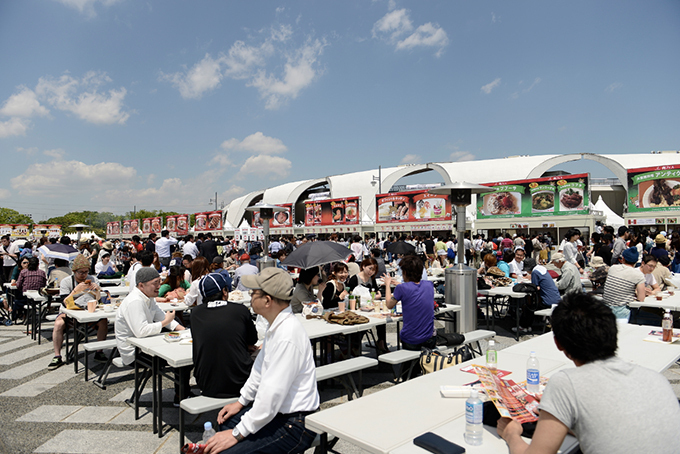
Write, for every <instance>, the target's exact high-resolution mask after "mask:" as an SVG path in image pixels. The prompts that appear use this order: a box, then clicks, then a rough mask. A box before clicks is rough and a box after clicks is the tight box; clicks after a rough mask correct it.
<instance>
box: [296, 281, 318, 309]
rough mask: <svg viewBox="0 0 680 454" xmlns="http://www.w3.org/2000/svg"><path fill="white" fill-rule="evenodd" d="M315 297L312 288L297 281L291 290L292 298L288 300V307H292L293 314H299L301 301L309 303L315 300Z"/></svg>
mask: <svg viewBox="0 0 680 454" xmlns="http://www.w3.org/2000/svg"><path fill="white" fill-rule="evenodd" d="M316 299H317V298H316V295H315V294H314V290H313V289H312V288H310V289H309V290H308V289H307V287H305V284H303V283H302V282H298V284H297V285H296V286H295V290H294V291H293V298H291V300H290V307H291V309H293V313H294V314H299V313H301V312H302V303H309V302H310V301H316Z"/></svg>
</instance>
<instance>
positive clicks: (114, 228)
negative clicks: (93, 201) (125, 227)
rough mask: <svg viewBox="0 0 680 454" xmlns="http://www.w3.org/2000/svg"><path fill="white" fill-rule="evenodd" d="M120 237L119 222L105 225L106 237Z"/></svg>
mask: <svg viewBox="0 0 680 454" xmlns="http://www.w3.org/2000/svg"><path fill="white" fill-rule="evenodd" d="M116 235H120V221H115V222H107V223H106V236H107V237H108V236H116Z"/></svg>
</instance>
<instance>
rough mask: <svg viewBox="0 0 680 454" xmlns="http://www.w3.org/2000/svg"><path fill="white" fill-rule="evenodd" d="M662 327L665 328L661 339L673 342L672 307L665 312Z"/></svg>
mask: <svg viewBox="0 0 680 454" xmlns="http://www.w3.org/2000/svg"><path fill="white" fill-rule="evenodd" d="M661 328H662V329H663V331H662V337H661V340H663V341H664V342H671V341H672V340H673V316H672V315H671V310H670V309H666V313H665V314H663V320H661Z"/></svg>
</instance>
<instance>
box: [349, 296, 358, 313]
mask: <svg viewBox="0 0 680 454" xmlns="http://www.w3.org/2000/svg"><path fill="white" fill-rule="evenodd" d="M349 310H350V311H355V310H357V300H356V299H355V298H352V299H350V300H349Z"/></svg>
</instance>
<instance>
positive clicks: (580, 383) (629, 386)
mask: <svg viewBox="0 0 680 454" xmlns="http://www.w3.org/2000/svg"><path fill="white" fill-rule="evenodd" d="M539 409H541V410H545V411H547V412H548V413H550V414H551V415H553V416H554V417H556V418H557V419H559V420H560V421H561V422H562V423H563V424H564V425H565V426H567V427H568V428H569V429H571V430H572V431H573V432H574V434H576V438H578V441H579V444H580V447H581V451H583V452H584V454H589V453H619V452H630V453H633V452H638V453H640V452H647V453H654V454H665V453H667V454H672V453H674V454H677V453H680V405H678V400H677V398H676V397H675V393H674V392H673V389H672V388H671V386H670V384H669V383H668V380H666V378H665V377H664V376H663V375H661V374H658V373H656V372H654V371H652V370H649V369H647V368H644V367H641V366H638V365H635V364H632V363H629V362H627V361H624V360H622V359H620V358H617V357H613V358H609V359H606V360H601V361H594V362H592V363H588V364H585V365H583V366H581V367H577V368H575V369H564V370H561V371H559V372H557V373H556V374H555V375H553V376H552V377H551V378H550V381H549V382H548V386H547V387H546V388H545V393H544V394H543V398H542V399H541V404H540V405H539Z"/></svg>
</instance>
